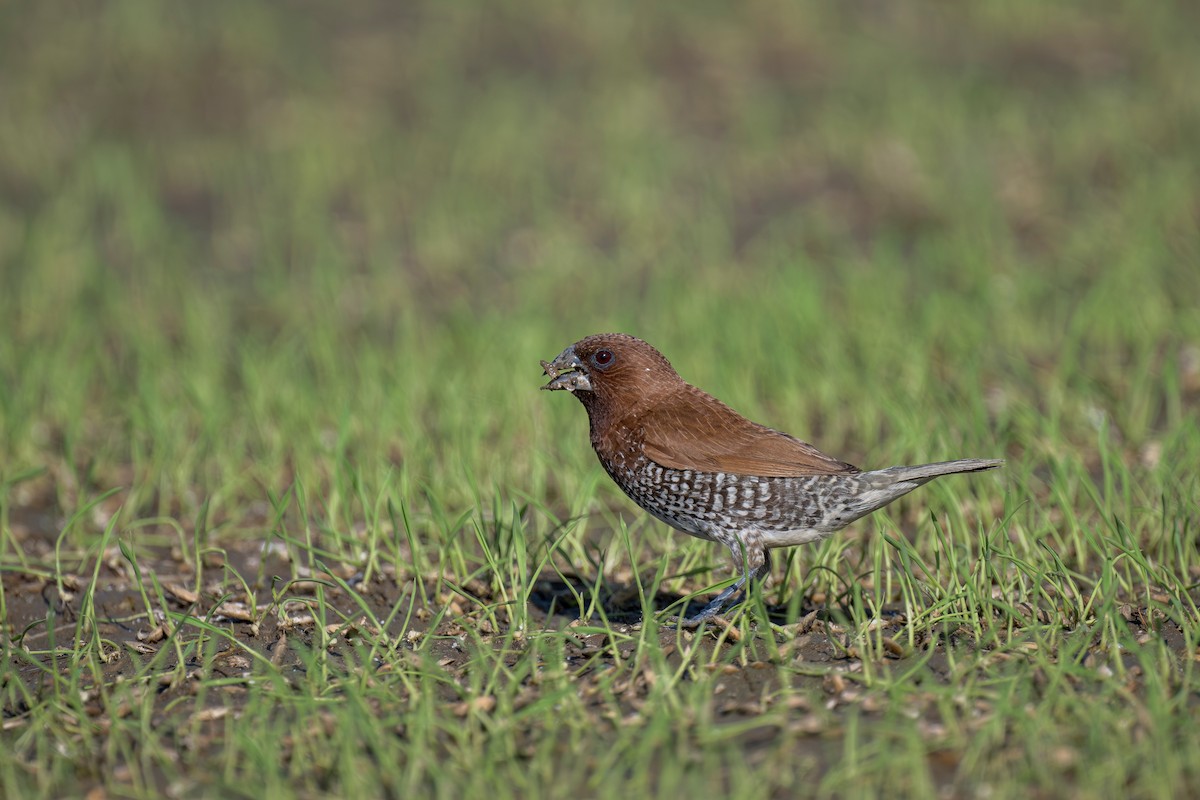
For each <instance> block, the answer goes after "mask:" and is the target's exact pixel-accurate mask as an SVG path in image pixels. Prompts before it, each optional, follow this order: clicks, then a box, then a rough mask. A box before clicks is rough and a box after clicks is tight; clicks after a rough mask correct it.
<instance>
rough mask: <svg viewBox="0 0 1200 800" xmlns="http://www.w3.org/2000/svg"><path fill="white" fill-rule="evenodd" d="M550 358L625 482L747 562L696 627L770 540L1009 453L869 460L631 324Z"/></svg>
mask: <svg viewBox="0 0 1200 800" xmlns="http://www.w3.org/2000/svg"><path fill="white" fill-rule="evenodd" d="M540 363H541V366H542V371H543V373H544V374H545V375H547V376H549V378H550V382H549V383H547V384H545V385H543V386H542V387H541V388H542V389H546V390H549V391H567V392H570V393H572V394H574V395H575V397H576V398H577V399H578V400H579V402H580V403H582V404H583V407H584V409H585V410H586V411H587V415H588V423H589V428H590V438H591V444H592V448H593V449H594V450H595V452H596V456H597V457H598V458H599V460H600V463H601V464H602V465H603V467H604V470H605V472H607V473H608V475H609V476H610V477H611V478H612V479H613V481H614V482H615V483H616V484H617V486H619V487H620V488H621V489H622V491H624V492H625V494H626V495H628V496H629V498H630V499H631V500H633V502H634V503H636V504H637V505H638V506H640V507H641V508H642V509H644V510H645V511H647V512H649V513H650V514H651V515H652V516H654V517H656V518H657V519H660V520H662V521H663V522H665V523H667V524H668V525H670V526H671V527H672V528H675V529H676V530H678V531H681V532H683V533H686V534H690V535H691V536H695V537H698V538H700V539H706V540H709V541H713V542H718V543H720V544H723V545H725V547H727V548H728V549H729V551H730V553H731V554H732V556H733V559H734V562H735V564H737V565H738V566H740V568H741V574H740V576H739V577H738V579H737V580H736V582H734V583H733V584H732V585H730V586H729V587H727V588H726V589H725V590H724V591H722V592H720V593H719V594H718V595H717V596H716V597H715V598H714V599H713V600H712V601H711V602H709V603H708V604H707V605H705V606H704V607H703V608H702V609H701V610H700V612H699V613H697V614H695V615H693V616H691V617H687V618H685V619H683V620H681V621H680V624H681V625H683V626H685V627H689V628H695V627H698V626H699V625H700V624H701V623H703V622H704V621H706V620H711V619H713V618H714V617H717V616H719V615H720V614H721V613H722V612H723V611H725V610H726V609H727V608H729V607H731V606H735V605H736V604H738V603H740V602H742V600H743V598H744V597H745V593H746V590H747V589H748V588H749V585H750V582H751V581H761V580H762V579H764V578H765V577H766V576H767V575H768V574H769V572H770V560H769V558H768V551H770V550H773V549H776V548H782V547H793V546H796V545H801V544H806V543H808V542H814V541H818V540H821V539H824V538H826V537H828V536H830V535H832V534H833V533H835V532H837V531H839V530H841V529H842V528H844V527H846V526H847V525H849V524H850V523H852V522H854V521H855V520H857V519H859V518H861V517H864V516H866V515H867V514H870V513H871V512H873V511H875V510H877V509H879V508H882V507H883V506H885V505H887V504H888V503H890V502H892V501H893V500H895V499H897V498H899V497H902V496H903V495H906V494H908V493H909V492H911V491H912V490H913V489H916V488H917V487H918V486H921V485H923V484H925V483H928V482H929V481H931V480H933V479H934V478H938V477H941V476H943V475H953V474H956V473H964V472H983V471H985V470H991V469H996V468H997V467H1000V466H1001V465H1003V464H1004V461H1003V459H981V458H969V459H960V460H957V461H942V462H938V463H933V464H920V465H917V466H896V467H887V468H886V469H876V470H861V469H859V468H858V467H855V466H854V465H852V464H848V463H846V462H845V461H841V460H839V459H836V458H833V457H832V456H829V455H826V454H825V453H823V452H821V451H820V450H818V449H817V448H816V447H814V446H813V445H811V444H809V443H808V442H804V441H801V440H800V439H798V438H796V437H794V436H791V435H790V434H787V433H784V432H782V431H778V430H775V429H773V428H769V427H767V426H765V425H760V424H759V423H757V422H752V421H750V420H749V419H746V418H745V417H743V416H742V415H741V414H739V413H737V412H736V411H734V410H733V409H732V408H730V407H729V406H727V405H725V404H724V403H722V402H721V401H720V400H718V399H716V398H715V397H713V396H712V395H710V394H708V393H706V392H704V391H702V390H700V389H698V388H696V387H695V386H693V385H691V384H690V383H688V382H687V381H685V380H684V379H683V378H681V377H680V376H679V374H678V373H677V372H676V371H675V369H674V367H672V366H671V362H669V361H668V360H667V359H666V357H665V356H663V354H662V353H660V352H659V351H658V350H656V349H655V348H654V347H653V346H651V345H650V344H649V343H647V342H645V341H643V340H642V339H639V338H637V337H636V336H631V335H629V334H625V333H600V334H594V335H592V336H587V337H584V338H583V339H580V340H579V341H577V342H575V343H574V344H572V345H571V346H569V347H567V348H566V349H565V350H563V351H562V352H561V353H559V354H558V355H557V356H555V357H554V359H553V360H551V361H541V362H540Z"/></svg>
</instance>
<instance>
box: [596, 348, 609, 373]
mask: <svg viewBox="0 0 1200 800" xmlns="http://www.w3.org/2000/svg"><path fill="white" fill-rule="evenodd" d="M612 362H613V352H612V350H597V351H596V352H595V354H594V355H593V356H592V363H593V364H595V365H596V366H597V367H599V368H600V369H604V368H605V367H607V366H608V365H609V364H611V363H612Z"/></svg>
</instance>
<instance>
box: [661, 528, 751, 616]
mask: <svg viewBox="0 0 1200 800" xmlns="http://www.w3.org/2000/svg"><path fill="white" fill-rule="evenodd" d="M726 545H727V546H728V547H729V550H730V552H732V553H733V557H734V559H735V560H736V561H737V562H738V563H740V564H741V565H742V576H741V577H740V578H738V579H737V582H736V583H734V584H733V585H732V586H730V587H729V588H727V589H726V590H725V591H723V592H721V593H720V594H719V595H717V596H716V597H715V598H713V600H712V602H710V603H709V604H708V605H706V606H705V607H704V608H702V609H700V611H699V613H697V614H694V615H692V616H690V617H687V618H685V619H682V620H680V627H683V628H696V627H699V626H700V623H702V622H704V621H705V620H710V619H712V618H713V617H715V616H717V615H718V614H720V613H721V612H722V611H724V610H725V608H726V607H728V606H733V605H737V604H738V603H740V602H742V600H743V596H744V594H745V592H744V591H743V590H744V589H745V588H747V587H748V586H749V583H750V581H754V580H762V579H763V578H765V577H766V576H767V573H769V572H770V571H771V562H770V561H768V560H767V550H766V548H765V547H764V546H763V543H762V537H760V536H759V535H758V533H757V532H756V531H748V532H745V533H744V534H743V535H742V537H741V538H731V539H730V540H729V541H727V542H726Z"/></svg>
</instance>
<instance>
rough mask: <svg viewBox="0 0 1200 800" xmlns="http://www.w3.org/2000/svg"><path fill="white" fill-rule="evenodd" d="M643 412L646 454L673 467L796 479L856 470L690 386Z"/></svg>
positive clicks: (641, 416) (642, 421)
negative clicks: (747, 417)
mask: <svg viewBox="0 0 1200 800" xmlns="http://www.w3.org/2000/svg"><path fill="white" fill-rule="evenodd" d="M687 388H688V390H689V391H687V392H680V393H679V394H678V395H676V396H675V397H673V398H671V399H670V400H669V401H667V402H661V403H657V404H655V405H654V406H653V407H652V408H651V409H649V410H648V411H646V412H644V413H643V414H642V415H640V419H639V420H638V427H639V428H640V430H641V434H642V441H643V446H644V448H645V452H646V456H647V457H648V458H649V459H650V460H651V461H654V462H655V463H658V464H662V465H663V466H664V467H670V468H672V469H691V470H700V471H703V472H724V473H727V474H733V475H760V476H763V477H781V478H784V477H798V476H804V475H835V474H845V473H854V472H858V468H857V467H854V466H852V465H850V464H847V463H845V462H843V461H838V460H837V459H836V458H832V457H830V456H827V455H825V454H824V453H822V452H821V451H820V450H818V449H817V448H815V447H813V446H812V445H811V444H809V443H808V442H802V441H800V440H799V439H797V438H796V437H794V436H790V435H788V434H786V433H783V432H781V431H777V430H774V429H772V428H768V427H766V426H765V425H759V424H758V423H756V422H751V421H750V420H748V419H746V418H745V417H743V416H742V415H741V414H738V413H737V412H736V411H734V410H733V409H731V408H730V407H729V406H727V405H725V404H724V403H722V402H721V401H719V400H717V399H716V398H714V397H711V396H710V395H707V394H705V393H704V392H702V391H700V390H699V389H696V388H695V387H692V386H688V387H687Z"/></svg>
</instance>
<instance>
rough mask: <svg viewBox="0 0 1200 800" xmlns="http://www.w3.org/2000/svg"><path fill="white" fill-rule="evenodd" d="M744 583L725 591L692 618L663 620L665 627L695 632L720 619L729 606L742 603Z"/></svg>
mask: <svg viewBox="0 0 1200 800" xmlns="http://www.w3.org/2000/svg"><path fill="white" fill-rule="evenodd" d="M741 589H742V582H741V581H738V582H737V583H735V584H734V585H733V586H730V587H729V588H727V589H726V590H725V591H723V592H721V593H720V594H719V595H717V596H716V597H715V598H713V600H712V602H710V603H709V604H708V605H706V606H705V607H704V608H702V609H700V611H698V612H697V613H695V614H693V615H692V616H690V617H667V618H666V619H664V620H663V624H664V625H675V626H677V627H678V628H679V629H680V630H685V631H694V630H696V628H699V627H700V626H701V625H703V624H704V623H705V622H710V621H714V620H717V619H719V618H720V614H721V612H722V611H724V610H725V609H726V608H727V607H729V606H735V605H737V604H738V603H740V602H741V601H742V591H741Z"/></svg>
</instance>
